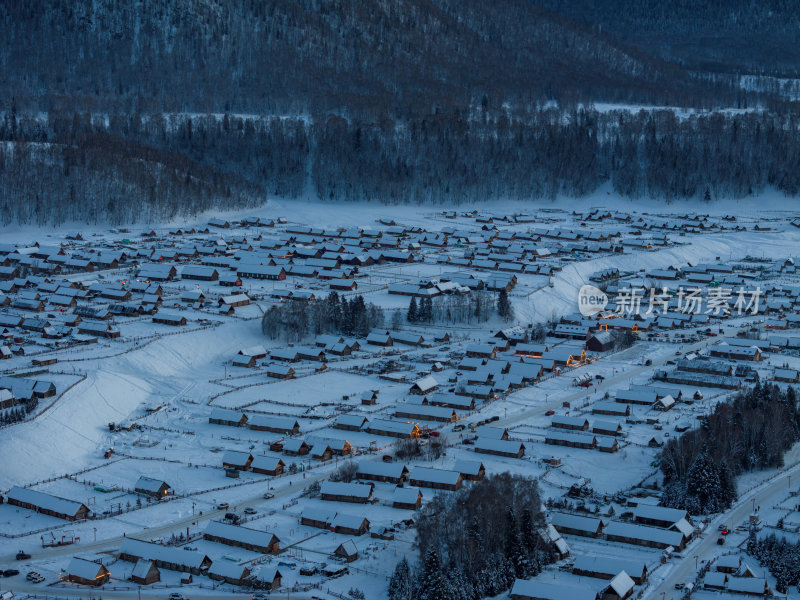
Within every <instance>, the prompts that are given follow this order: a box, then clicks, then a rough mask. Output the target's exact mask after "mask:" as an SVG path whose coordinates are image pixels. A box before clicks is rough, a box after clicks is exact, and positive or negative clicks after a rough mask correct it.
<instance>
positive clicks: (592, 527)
mask: <svg viewBox="0 0 800 600" xmlns="http://www.w3.org/2000/svg"><path fill="white" fill-rule="evenodd" d="M550 522H551V523H552V524H553V526H554V527H555V528H556V529H562V528H563V529H574V530H576V531H587V532H591V533H596V532H597V531H599V530H600V528H601V527H602V525H603V522H602V521H601V520H600V519H593V518H591V517H582V516H580V515H571V514H569V513H560V512H554V513H552V514H551V515H550Z"/></svg>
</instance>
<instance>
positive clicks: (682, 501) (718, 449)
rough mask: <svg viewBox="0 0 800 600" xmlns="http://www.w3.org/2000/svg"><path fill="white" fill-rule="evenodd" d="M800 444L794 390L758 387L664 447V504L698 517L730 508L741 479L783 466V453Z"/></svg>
mask: <svg viewBox="0 0 800 600" xmlns="http://www.w3.org/2000/svg"><path fill="white" fill-rule="evenodd" d="M798 440H800V406H798V399H797V395H796V392H795V389H794V388H792V387H789V388H788V389H787V390H786V391H783V390H781V389H780V388H779V387H778V386H777V385H774V384H773V385H770V384H764V385H761V384H759V383H757V384H756V385H755V386H754V387H753V388H751V389H749V390H747V391H744V392H741V393H738V394H737V395H736V396H735V397H734V398H733V400H732V401H730V402H722V403H720V404H718V405H717V406H716V408H715V409H714V412H713V413H711V414H710V415H709V416H708V417H706V418H704V419H703V421H702V423H701V425H700V427H699V428H698V429H695V430H692V431H688V432H686V433H684V434H683V435H681V436H680V438H678V439H672V440H670V441H669V442H668V443H667V444H666V445H665V446H664V449H663V450H662V452H661V460H660V467H661V472H662V473H663V476H664V492H663V494H662V496H661V504H662V505H663V506H671V507H674V508H682V509H685V510H687V511H689V513H690V514H694V515H701V514H709V513H715V512H720V511H722V510H725V509H726V508H728V507H730V505H731V504H732V502H733V501H734V500H735V499H736V483H735V480H734V478H735V477H736V476H737V475H739V474H740V473H745V472H747V471H753V470H756V469H766V468H779V467H782V466H783V454H784V452H786V451H787V450H788V449H789V448H790V447H791V446H792V445H793V444H794V443H795V442H796V441H798Z"/></svg>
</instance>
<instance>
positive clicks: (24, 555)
mask: <svg viewBox="0 0 800 600" xmlns="http://www.w3.org/2000/svg"><path fill="white" fill-rule="evenodd" d="M30 557H31V555H30V554H28V553H27V552H23V551H22V550H20V551H19V552H17V560H28V559H29V558H30Z"/></svg>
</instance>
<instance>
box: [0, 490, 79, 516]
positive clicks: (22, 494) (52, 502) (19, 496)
mask: <svg viewBox="0 0 800 600" xmlns="http://www.w3.org/2000/svg"><path fill="white" fill-rule="evenodd" d="M7 498H8V499H13V500H16V501H18V502H23V503H25V504H32V505H33V506H38V507H39V508H44V509H46V510H51V511H53V512H55V513H58V514H63V515H74V514H76V513H77V512H78V511H79V510H80V509H81V507H84V505H83V504H82V503H80V502H76V501H75V500H68V499H66V498H61V497H59V496H53V495H51V494H46V493H45V492H40V491H37V490H32V489H30V488H21V487H18V486H14V487H13V488H11V490H10V491H9V492H8V495H7Z"/></svg>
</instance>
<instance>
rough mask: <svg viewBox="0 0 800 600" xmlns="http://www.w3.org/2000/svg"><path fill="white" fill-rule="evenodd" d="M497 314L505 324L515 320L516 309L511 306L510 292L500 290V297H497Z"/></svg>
mask: <svg viewBox="0 0 800 600" xmlns="http://www.w3.org/2000/svg"><path fill="white" fill-rule="evenodd" d="M497 314H499V315H500V318H501V319H503V320H504V321H505V322H509V321H511V320H513V319H514V307H513V306H512V305H511V301H510V300H509V299H508V292H506V291H505V289H502V290H500V295H499V296H498V297H497Z"/></svg>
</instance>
